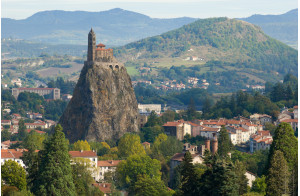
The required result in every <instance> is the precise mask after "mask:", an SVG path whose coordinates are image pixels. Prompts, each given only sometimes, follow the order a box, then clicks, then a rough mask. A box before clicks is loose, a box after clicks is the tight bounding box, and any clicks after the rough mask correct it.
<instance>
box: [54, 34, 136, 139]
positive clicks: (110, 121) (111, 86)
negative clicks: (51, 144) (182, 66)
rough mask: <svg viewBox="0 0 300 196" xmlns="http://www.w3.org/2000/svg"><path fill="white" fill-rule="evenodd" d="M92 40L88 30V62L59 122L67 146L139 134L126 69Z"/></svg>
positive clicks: (92, 35) (93, 36)
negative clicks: (74, 143)
mask: <svg viewBox="0 0 300 196" xmlns="http://www.w3.org/2000/svg"><path fill="white" fill-rule="evenodd" d="M95 40H96V37H95V34H94V32H93V30H91V32H90V33H89V44H88V59H87V61H85V63H84V67H83V68H82V71H81V74H80V78H79V80H78V82H77V85H76V87H75V89H74V93H73V97H72V99H71V101H70V102H69V104H68V106H67V108H66V110H65V111H64V113H63V115H62V116H61V118H60V121H59V123H60V124H61V125H62V127H63V129H64V132H65V134H66V136H67V138H68V139H69V140H70V142H75V141H77V140H79V139H81V140H82V139H86V140H88V141H103V140H108V139H118V138H120V137H121V136H122V135H123V134H124V133H126V132H138V130H139V128H138V106H137V101H136V97H135V94H134V91H133V88H132V84H131V79H130V77H129V75H128V74H127V71H126V68H125V67H124V65H123V64H121V63H118V62H117V60H116V59H115V58H114V57H113V50H112V49H105V45H103V44H98V45H97V48H96V44H95Z"/></svg>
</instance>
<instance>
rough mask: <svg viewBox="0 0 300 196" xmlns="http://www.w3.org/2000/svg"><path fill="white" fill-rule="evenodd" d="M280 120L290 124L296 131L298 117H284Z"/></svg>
mask: <svg viewBox="0 0 300 196" xmlns="http://www.w3.org/2000/svg"><path fill="white" fill-rule="evenodd" d="M281 122H285V123H288V124H290V125H291V126H292V128H293V129H294V131H296V130H297V129H298V118H297V119H285V120H282V121H281Z"/></svg>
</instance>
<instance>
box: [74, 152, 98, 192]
mask: <svg viewBox="0 0 300 196" xmlns="http://www.w3.org/2000/svg"><path fill="white" fill-rule="evenodd" d="M73 161H74V163H75V164H72V176H73V182H74V185H75V190H76V193H77V195H87V196H94V195H99V196H102V195H104V194H103V193H102V192H101V191H100V190H99V188H97V187H94V186H92V184H93V182H94V179H93V177H92V170H91V168H92V165H91V161H90V160H88V159H85V158H76V159H74V160H73ZM94 169H96V168H94Z"/></svg>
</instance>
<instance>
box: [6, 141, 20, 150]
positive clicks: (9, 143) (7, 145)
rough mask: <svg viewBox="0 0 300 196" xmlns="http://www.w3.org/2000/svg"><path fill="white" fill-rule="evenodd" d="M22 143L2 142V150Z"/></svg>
mask: <svg viewBox="0 0 300 196" xmlns="http://www.w3.org/2000/svg"><path fill="white" fill-rule="evenodd" d="M21 142H22V141H10V140H6V141H4V142H1V149H8V148H9V147H10V146H11V145H12V144H16V143H21Z"/></svg>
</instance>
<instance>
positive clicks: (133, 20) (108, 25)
mask: <svg viewBox="0 0 300 196" xmlns="http://www.w3.org/2000/svg"><path fill="white" fill-rule="evenodd" d="M195 20H196V19H194V18H188V17H183V18H174V19H156V18H150V17H148V16H146V15H143V14H139V13H136V12H131V11H126V10H123V9H119V8H115V9H112V10H108V11H102V12H85V11H59V10H55V11H43V12H38V13H36V14H34V15H32V16H30V17H28V18H26V19H23V20H14V19H9V18H2V32H1V33H2V38H9V37H13V38H19V39H26V40H31V41H36V42H47V43H54V44H58V43H59V44H84V45H86V43H87V42H86V34H87V32H88V31H89V30H90V28H91V27H93V29H94V31H95V32H96V33H97V35H98V37H97V40H98V41H101V42H104V43H106V44H108V45H124V44H126V43H130V42H132V41H136V40H139V39H142V38H145V37H149V36H153V35H159V34H161V33H163V32H166V31H169V30H172V29H176V28H179V27H181V26H182V25H184V24H188V23H191V22H193V21H195ZM20 29H22V31H20Z"/></svg>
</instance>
